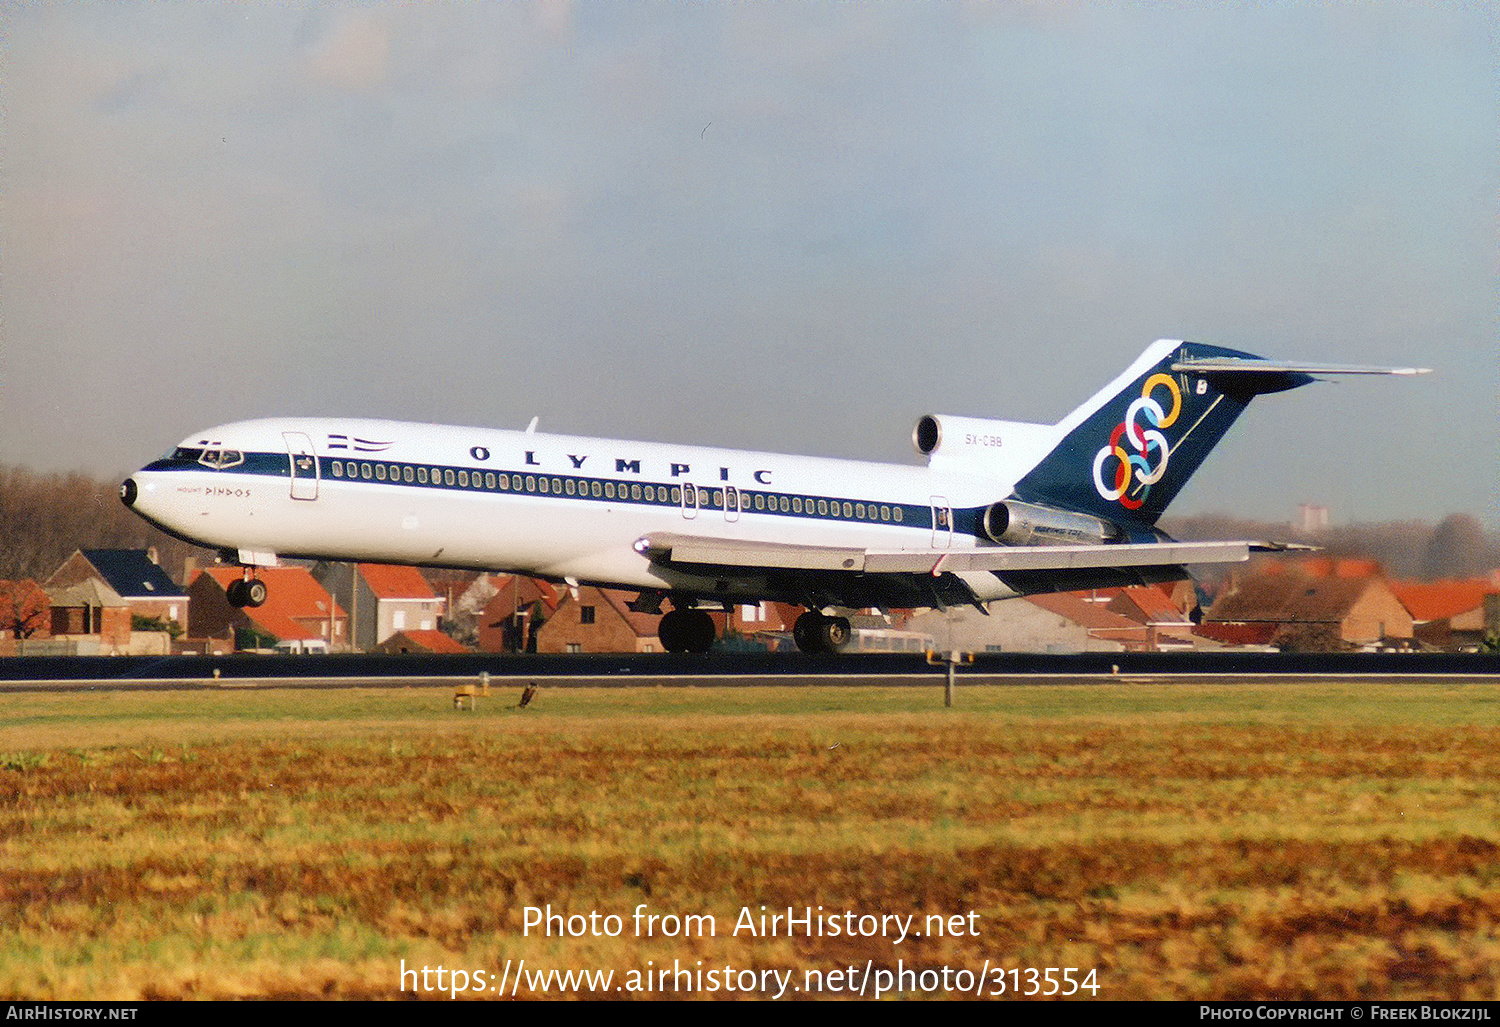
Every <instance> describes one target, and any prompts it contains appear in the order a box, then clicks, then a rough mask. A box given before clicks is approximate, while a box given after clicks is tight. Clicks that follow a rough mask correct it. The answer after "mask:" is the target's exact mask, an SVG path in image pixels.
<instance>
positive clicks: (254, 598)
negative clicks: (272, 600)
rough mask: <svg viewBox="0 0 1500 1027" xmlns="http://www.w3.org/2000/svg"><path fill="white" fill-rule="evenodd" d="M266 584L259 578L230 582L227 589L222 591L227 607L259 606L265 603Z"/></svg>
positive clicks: (249, 577) (246, 577)
mask: <svg viewBox="0 0 1500 1027" xmlns="http://www.w3.org/2000/svg"><path fill="white" fill-rule="evenodd" d="M267 594H268V593H267V591H266V583H265V582H264V581H261V580H260V579H259V578H255V577H251V576H249V574H248V572H247V574H246V576H245V577H243V578H240V579H238V580H236V581H231V582H230V583H229V587H228V588H226V589H225V590H224V595H225V597H226V598H227V599H228V600H229V605H230V606H234V607H246V606H252V607H253V606H261V605H263V604H264V603H265V601H266V596H267Z"/></svg>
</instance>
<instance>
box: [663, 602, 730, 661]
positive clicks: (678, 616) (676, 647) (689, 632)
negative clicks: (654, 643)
mask: <svg viewBox="0 0 1500 1027" xmlns="http://www.w3.org/2000/svg"><path fill="white" fill-rule="evenodd" d="M717 635H718V631H717V629H715V627H714V619H713V618H712V617H710V616H709V615H708V614H706V613H704V612H703V611H702V610H693V609H683V610H668V611H667V612H666V613H664V614H662V615H661V621H660V623H658V624H657V626H656V637H657V638H658V639H659V640H660V641H661V644H662V648H663V649H665V650H666V651H667V652H669V653H706V652H708V651H709V650H710V649H712V648H713V644H714V638H715V637H716V636H717Z"/></svg>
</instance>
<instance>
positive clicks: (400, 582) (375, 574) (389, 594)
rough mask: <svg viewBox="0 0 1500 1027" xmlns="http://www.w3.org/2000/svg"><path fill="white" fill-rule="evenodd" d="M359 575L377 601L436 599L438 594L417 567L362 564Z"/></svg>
mask: <svg viewBox="0 0 1500 1027" xmlns="http://www.w3.org/2000/svg"><path fill="white" fill-rule="evenodd" d="M359 573H360V574H361V575H363V576H364V579H365V584H367V585H369V586H370V591H371V592H374V593H375V598H377V599H436V598H437V593H435V592H433V590H432V586H431V585H429V584H427V579H426V578H424V577H422V572H421V571H419V570H417V569H416V568H415V567H396V566H391V565H389V564H383V563H362V564H360V565H359Z"/></svg>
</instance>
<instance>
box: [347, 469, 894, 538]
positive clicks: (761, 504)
mask: <svg viewBox="0 0 1500 1027" xmlns="http://www.w3.org/2000/svg"><path fill="white" fill-rule="evenodd" d="M328 470H329V471H330V473H332V475H333V476H334V477H335V478H345V477H347V478H355V479H361V480H364V481H391V482H405V483H406V484H409V485H410V484H415V485H428V484H432V485H447V486H449V487H458V488H465V489H467V488H474V489H486V490H489V491H491V492H494V491H500V492H528V493H532V494H535V495H544V496H545V495H569V496H583V497H586V498H587V497H592V498H594V499H619V500H629V501H631V502H636V503H640V502H645V503H671V504H672V505H674V506H675V505H683V504H684V498H683V490H684V489H686V493H687V498H686V502H685V505H686V506H688V507H701V508H713V509H722V508H723V507H724V506H725V505H726V504H727V505H729V506H730V507H731V508H734V507H738V508H739V509H740V510H746V511H749V510H755V511H763V512H767V513H776V512H778V511H779V512H781V513H794V514H807V515H814V514H815V515H816V516H819V517H843V518H845V519H847V520H861V521H863V520H870V521H875V520H879V521H894V522H895V523H897V524H900V523H901V521H902V511H901V507H900V506H890V505H884V504H881V505H877V504H875V503H869V504H866V503H852V502H850V501H849V500H847V499H846V500H837V499H833V500H829V499H814V498H812V497H811V496H808V497H803V496H784V495H779V494H773V493H769V492H741V491H739V490H738V489H734V488H726V489H714V488H697V487H694V486H693V485H672V486H667V485H638V484H634V483H630V484H627V483H626V482H620V483H618V484H616V483H615V482H612V481H599V480H593V479H578V478H548V477H546V476H545V475H540V476H539V475H532V474H528V475H525V476H524V477H523V476H522V475H520V474H508V473H506V472H503V471H502V472H500V473H498V474H497V473H496V472H494V471H484V472H480V471H472V472H471V471H467V470H455V469H454V468H451V467H433V468H427V467H423V466H415V467H414V466H412V465H411V464H383V463H368V462H365V463H362V462H357V461H354V460H349V461H343V460H331V461H329V464H328ZM700 497H701V498H700Z"/></svg>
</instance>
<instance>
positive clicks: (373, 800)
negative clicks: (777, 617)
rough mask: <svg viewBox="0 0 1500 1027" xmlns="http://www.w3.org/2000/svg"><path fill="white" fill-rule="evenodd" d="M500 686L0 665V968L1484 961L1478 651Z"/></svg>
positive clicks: (925, 977)
mask: <svg viewBox="0 0 1500 1027" xmlns="http://www.w3.org/2000/svg"><path fill="white" fill-rule="evenodd" d="M513 701H514V697H513V696H509V695H507V696H505V697H503V698H502V697H492V698H488V699H484V698H481V699H479V700H478V702H477V709H476V710H475V711H473V712H472V713H470V712H467V711H465V712H455V711H454V710H453V709H452V703H451V693H450V692H447V691H444V690H439V689H388V690H307V691H297V690H277V691H248V690H232V689H225V690H222V691H210V692H174V693H165V692H140V693H130V692H99V693H73V694H43V693H27V694H21V695H10V696H5V697H0V995H3V996H5V997H8V998H23V999H37V998H73V999H79V998H94V999H104V998H112V999H134V998H152V997H234V996H272V997H309V998H316V997H359V998H378V997H398V996H400V995H401V994H402V993H403V992H405V993H408V994H409V993H411V992H412V991H416V992H417V993H418V994H420V995H423V996H424V997H433V998H443V999H445V1000H446V999H447V998H448V997H449V996H450V995H452V994H455V993H456V994H457V995H458V996H459V997H496V996H498V995H501V994H503V995H506V996H509V995H511V994H512V993H514V994H516V995H518V996H535V997H552V996H556V997H573V996H576V995H584V996H587V995H589V994H601V993H602V994H603V995H605V996H607V997H612V998H613V997H629V996H631V995H640V994H646V995H648V996H650V997H705V996H706V997H737V996H742V995H744V994H745V993H746V992H749V993H751V994H754V995H776V994H781V995H782V996H784V997H807V995H808V993H809V989H814V990H815V989H817V988H821V989H822V992H823V993H841V992H842V991H844V990H846V989H850V988H855V987H857V986H859V985H860V984H861V983H863V985H864V986H865V988H866V991H865V994H867V995H871V994H873V993H874V988H875V986H876V985H877V984H884V990H885V991H887V992H889V993H891V994H893V995H902V996H907V997H910V996H926V997H958V994H959V992H961V991H966V992H967V993H968V994H970V995H973V994H975V993H976V992H977V993H982V994H985V995H994V994H995V993H996V992H997V991H998V990H999V989H1000V987H1001V986H1002V985H1003V987H1004V989H1005V990H1004V994H1003V997H1004V998H1007V999H1009V998H1013V997H1015V992H1016V991H1017V990H1018V989H1019V990H1020V991H1021V992H1023V993H1024V992H1026V991H1038V992H1046V991H1048V990H1059V991H1062V990H1069V985H1070V984H1071V985H1073V986H1076V984H1077V983H1078V982H1080V981H1084V982H1088V983H1092V984H1093V985H1096V986H1097V988H1096V989H1084V990H1080V991H1076V992H1075V994H1074V997H1075V998H1085V999H1086V998H1088V997H1090V996H1091V995H1097V997H1098V998H1104V999H1136V998H1192V999H1204V998H1311V997H1319V998H1360V997H1363V998H1383V999H1397V998H1486V999H1492V998H1496V997H1500V788H1497V784H1500V688H1497V687H1491V686H1484V685H1470V686H1446V685H1442V684H1433V685H1428V686H1408V685H1403V686H1382V685H1373V686H1372V685H1358V686H1356V685H1348V684H1330V685H1306V686H1303V685H1298V686H1259V685H1257V686H1248V685H1246V686H1234V685H1226V686H1210V687H1190V686H1146V685H1134V686H1132V685H1109V686H1092V685H1089V686H1074V687H1061V688H972V687H971V688H965V687H963V686H962V685H960V688H959V692H958V697H957V701H956V703H955V706H954V708H953V709H951V710H949V709H944V708H943V707H942V705H941V691H940V688H934V689H932V690H920V691H919V690H916V689H896V688H891V689H885V688H868V689H860V688H804V689H793V688H776V687H765V688H724V689H678V688H637V689H599V690H594V689H545V688H544V689H543V690H542V692H541V693H540V695H539V696H538V698H537V700H536V702H535V703H534V704H533V706H532V708H530V709H527V710H524V711H521V710H516V709H514V708H512V707H510V706H509V705H508V704H509V703H512V702H513ZM549 906H550V911H551V912H552V913H553V914H555V915H556V916H557V919H556V920H554V921H552V929H551V931H550V934H551V936H550V937H548V936H547V934H548V933H549V932H547V931H546V929H545V924H546V923H547V921H546V920H545V913H546V911H547V910H548V907H549ZM762 907H764V909H762ZM788 907H792V909H793V910H794V916H795V917H796V918H797V919H798V920H799V921H800V920H801V918H802V917H803V916H804V911H808V915H809V918H810V919H809V920H808V921H807V922H806V926H804V925H803V924H802V923H799V922H794V923H793V924H792V925H791V935H790V936H788V928H787V925H786V923H785V915H786V911H787V908H788ZM819 907H821V909H820V908H819ZM638 909H640V910H641V911H642V918H641V919H640V920H637V919H636V917H635V916H634V914H635V913H636V911H637V910H638ZM529 911H530V912H529ZM536 911H541V912H536ZM590 913H593V914H595V916H594V917H593V918H592V920H590V919H589V914H590ZM763 913H764V915H765V916H766V917H767V918H769V917H771V916H772V915H774V914H777V913H780V914H781V915H782V917H783V920H782V922H780V923H777V924H775V927H776V936H774V937H770V936H765V935H764V934H762V932H761V931H760V926H761V920H760V917H761V916H762V914H763ZM846 913H851V914H852V916H846ZM970 914H972V915H970ZM653 915H654V916H656V917H657V919H656V920H655V921H652V920H650V919H649V917H651V916H653ZM569 917H572V919H571V920H569V919H568V918H569ZM610 917H613V918H614V919H613V920H611V919H609V918H610ZM710 917H711V918H712V921H711V922H712V924H713V928H714V930H713V934H712V936H709V934H708V930H707V928H708V924H709V923H710V920H709V918H710ZM861 917H868V919H864V920H861V919H860V918H861ZM907 917H913V918H914V919H912V920H910V921H908V920H906V919H905V918H907ZM689 918H691V919H689ZM746 918H748V919H746ZM882 918H883V919H882ZM929 918H930V919H929ZM539 920H540V921H541V923H537V921H539ZM766 923H767V926H771V922H770V921H769V920H767V921H766ZM747 924H753V926H754V927H755V931H754V933H751V932H750V931H748V930H746V926H747ZM902 924H905V925H906V926H907V929H908V931H910V932H914V933H920V935H921V936H920V937H915V936H913V935H912V933H908V934H907V935H906V936H905V937H898V936H897V932H898V931H899V930H900V928H901V925H902ZM940 925H941V926H942V928H943V932H942V936H937V931H936V928H937V927H938V926H940ZM737 926H738V928H739V929H738V930H736V927H737ZM647 927H649V928H651V932H650V933H651V936H649V937H647V936H643V935H644V934H645V929H646V928H647ZM835 928H836V929H837V930H838V932H839V933H838V935H837V936H834V935H833V934H832V931H833V930H834V929H835ZM877 928H878V929H877ZM820 929H821V930H820ZM851 930H852V932H853V936H849V935H850V931H851ZM611 935H613V936H611ZM522 960H524V961H525V965H524V968H523V967H522V966H521V965H520V963H521V961H522ZM439 966H441V967H443V974H442V975H439V974H438V973H437V968H438V967H439ZM1049 967H1053V968H1059V971H1058V973H1056V974H1053V975H1050V981H1049V975H1046V974H1045V971H1046V969H1047V968H1049ZM423 968H426V971H427V972H426V974H425V977H424V975H423V973H422V970H423ZM663 968H665V969H666V971H667V977H665V978H663V977H662V970H663ZM1062 968H1076V969H1075V970H1074V971H1073V972H1072V973H1071V974H1070V975H1064V974H1062V972H1061V969H1062ZM403 969H404V970H406V971H408V974H407V975H406V976H404V977H403V974H402V971H403ZM1033 969H1034V970H1036V971H1037V973H1036V974H1035V975H1031V974H1029V971H1030V970H1033ZM554 970H555V971H572V972H577V971H589V972H591V973H592V972H595V971H601V972H602V971H607V972H611V973H612V977H611V978H609V980H608V982H607V983H606V982H601V980H600V979H599V978H597V977H596V978H591V979H590V983H589V984H582V983H580V982H579V980H578V979H576V978H574V979H573V980H571V981H567V980H563V979H561V978H558V977H543V976H540V975H543V974H548V973H550V972H551V971H554ZM455 971H459V972H460V973H461V974H462V977H460V976H459V975H458V974H456V973H455ZM677 971H681V972H680V973H678V972H677ZM1089 971H1094V973H1093V976H1092V977H1086V975H1087V974H1089ZM502 975H503V976H502ZM747 975H748V976H747ZM882 975H884V976H882ZM903 975H904V976H903ZM1065 981H1066V982H1068V983H1064V982H1065Z"/></svg>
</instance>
